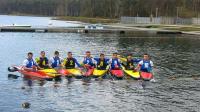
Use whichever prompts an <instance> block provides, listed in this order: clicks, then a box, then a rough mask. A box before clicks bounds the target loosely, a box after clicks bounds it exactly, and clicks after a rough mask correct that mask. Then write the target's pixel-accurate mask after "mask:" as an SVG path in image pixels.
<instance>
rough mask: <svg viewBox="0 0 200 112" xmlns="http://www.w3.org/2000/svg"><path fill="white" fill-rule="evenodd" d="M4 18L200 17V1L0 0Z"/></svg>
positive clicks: (0, 8)
mask: <svg viewBox="0 0 200 112" xmlns="http://www.w3.org/2000/svg"><path fill="white" fill-rule="evenodd" d="M0 13H1V14H16V15H17V14H30V15H42V16H74V17H79V16H81V17H101V18H119V17H121V16H140V17H149V16H150V15H153V16H154V17H156V16H157V17H158V16H165V17H176V16H177V15H178V16H179V17H183V18H190V17H199V16H200V0H0Z"/></svg>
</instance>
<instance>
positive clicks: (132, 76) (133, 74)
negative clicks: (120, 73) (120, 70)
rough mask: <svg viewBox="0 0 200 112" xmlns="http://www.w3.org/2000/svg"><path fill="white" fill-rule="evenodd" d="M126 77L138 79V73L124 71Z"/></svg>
mask: <svg viewBox="0 0 200 112" xmlns="http://www.w3.org/2000/svg"><path fill="white" fill-rule="evenodd" d="M124 72H125V73H126V75H128V76H130V77H131V78H134V79H140V72H134V71H133V70H124Z"/></svg>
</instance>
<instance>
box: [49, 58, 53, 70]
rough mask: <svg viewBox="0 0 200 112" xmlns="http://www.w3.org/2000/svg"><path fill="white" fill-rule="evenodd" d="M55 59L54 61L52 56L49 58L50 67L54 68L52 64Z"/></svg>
mask: <svg viewBox="0 0 200 112" xmlns="http://www.w3.org/2000/svg"><path fill="white" fill-rule="evenodd" d="M53 61H54V60H53V58H50V59H49V67H50V68H52V66H51V65H52V63H53Z"/></svg>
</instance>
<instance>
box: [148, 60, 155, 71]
mask: <svg viewBox="0 0 200 112" xmlns="http://www.w3.org/2000/svg"><path fill="white" fill-rule="evenodd" d="M153 66H154V65H153V62H152V61H150V68H149V69H148V71H149V72H152V71H153Z"/></svg>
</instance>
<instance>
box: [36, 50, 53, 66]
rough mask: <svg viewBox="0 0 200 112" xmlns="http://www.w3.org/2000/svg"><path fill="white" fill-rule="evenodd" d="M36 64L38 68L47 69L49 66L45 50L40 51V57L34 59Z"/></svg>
mask: <svg viewBox="0 0 200 112" xmlns="http://www.w3.org/2000/svg"><path fill="white" fill-rule="evenodd" d="M35 60H36V62H37V64H38V66H39V67H40V69H48V68H50V66H49V60H48V58H47V57H46V56H45V51H41V53H40V57H38V58H36V59H35Z"/></svg>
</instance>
